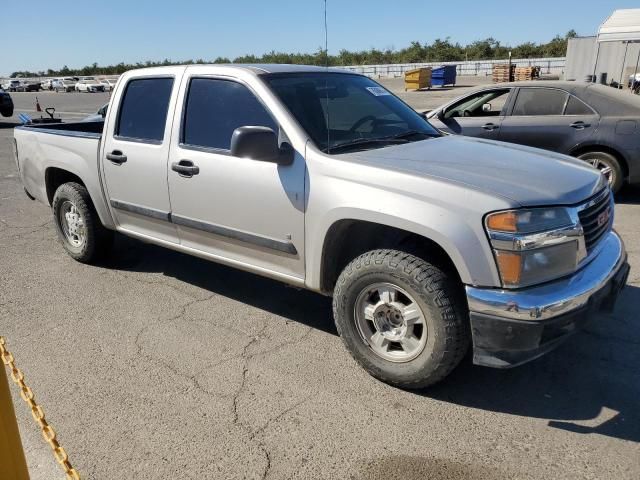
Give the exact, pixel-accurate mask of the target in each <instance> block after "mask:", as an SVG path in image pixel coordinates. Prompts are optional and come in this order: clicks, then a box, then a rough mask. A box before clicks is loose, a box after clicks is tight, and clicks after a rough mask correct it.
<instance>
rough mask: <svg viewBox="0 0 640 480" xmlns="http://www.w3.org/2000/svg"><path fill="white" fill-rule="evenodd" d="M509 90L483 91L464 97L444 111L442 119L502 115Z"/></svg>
mask: <svg viewBox="0 0 640 480" xmlns="http://www.w3.org/2000/svg"><path fill="white" fill-rule="evenodd" d="M509 93H511V90H510V89H508V88H506V89H500V90H489V91H487V90H484V91H482V92H478V93H476V94H474V95H471V96H469V97H465V98H463V99H462V100H460V101H459V102H458V103H455V104H453V105H452V106H450V107H449V108H447V110H446V111H445V114H444V118H458V117H497V116H500V115H504V112H503V110H504V107H505V105H506V103H507V99H508V98H509Z"/></svg>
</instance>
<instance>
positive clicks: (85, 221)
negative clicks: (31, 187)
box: [52, 182, 113, 263]
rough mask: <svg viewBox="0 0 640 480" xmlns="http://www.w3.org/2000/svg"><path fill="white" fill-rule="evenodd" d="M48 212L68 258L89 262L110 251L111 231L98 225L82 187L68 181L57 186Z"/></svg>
mask: <svg viewBox="0 0 640 480" xmlns="http://www.w3.org/2000/svg"><path fill="white" fill-rule="evenodd" d="M52 209H53V216H54V220H55V222H54V223H55V225H56V230H57V232H58V238H59V239H60V241H61V242H62V246H63V247H64V249H65V250H66V251H67V253H68V254H69V255H70V256H71V257H72V258H74V259H75V260H77V261H79V262H82V263H93V262H95V261H97V260H99V259H101V258H103V257H104V256H106V255H107V254H108V253H109V252H110V250H111V245H112V243H113V232H112V231H111V230H107V229H106V228H105V227H104V226H103V225H102V223H101V222H100V218H99V217H98V214H97V212H96V210H95V208H94V206H93V203H92V202H91V197H89V192H87V189H86V188H85V187H84V186H82V185H80V184H78V183H74V182H70V183H65V184H63V185H61V186H60V187H58V189H57V190H56V193H55V195H54V196H53V203H52Z"/></svg>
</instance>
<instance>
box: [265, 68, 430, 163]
mask: <svg viewBox="0 0 640 480" xmlns="http://www.w3.org/2000/svg"><path fill="white" fill-rule="evenodd" d="M261 78H263V79H264V80H265V82H266V83H267V85H269V87H270V88H271V90H272V91H273V92H274V93H275V94H276V95H277V96H278V97H279V98H280V100H281V101H282V102H283V103H284V104H285V106H286V107H287V108H288V109H289V111H290V112H291V114H292V115H293V116H294V117H295V118H296V119H297V120H298V122H299V123H300V125H301V126H302V127H303V128H304V129H305V130H306V132H307V133H308V134H309V136H310V137H311V139H312V140H313V141H314V143H315V144H316V146H317V147H318V148H320V149H321V150H322V151H324V152H328V153H342V152H344V151H345V147H347V146H348V147H353V148H354V149H361V150H362V149H366V148H380V147H384V146H388V145H391V144H396V143H404V142H408V141H416V140H424V139H425V138H427V137H434V136H440V134H439V133H438V131H437V130H436V129H435V128H434V127H432V126H431V125H430V124H429V123H428V122H427V121H426V120H425V119H424V118H422V117H421V116H420V115H418V113H417V112H416V111H415V110H413V109H412V108H410V107H409V106H408V105H406V104H405V103H404V102H402V101H401V100H400V99H399V98H397V97H396V96H394V95H392V94H391V93H390V92H389V91H388V90H386V89H385V88H383V87H381V86H380V85H379V84H377V83H376V82H374V81H373V80H371V79H370V78H367V77H364V76H361V75H350V74H344V73H331V72H326V73H325V72H318V73H288V74H268V75H262V76H261ZM334 149H335V152H334V151H333V150H334Z"/></svg>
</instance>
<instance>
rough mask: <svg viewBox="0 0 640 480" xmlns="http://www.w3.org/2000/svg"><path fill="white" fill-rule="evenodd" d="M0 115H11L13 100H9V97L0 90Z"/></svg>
mask: <svg viewBox="0 0 640 480" xmlns="http://www.w3.org/2000/svg"><path fill="white" fill-rule="evenodd" d="M0 114H2V116H3V117H10V116H11V115H13V100H11V96H10V95H9V94H8V93H7V92H5V91H4V90H0Z"/></svg>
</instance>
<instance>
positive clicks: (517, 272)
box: [495, 250, 522, 286]
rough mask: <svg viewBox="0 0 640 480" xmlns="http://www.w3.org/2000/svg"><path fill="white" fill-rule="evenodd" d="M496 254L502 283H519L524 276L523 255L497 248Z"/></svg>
mask: <svg viewBox="0 0 640 480" xmlns="http://www.w3.org/2000/svg"><path fill="white" fill-rule="evenodd" d="M495 254H496V261H497V263H498V270H499V271H500V277H501V278H502V283H503V284H504V285H505V286H507V285H508V286H516V285H519V284H520V280H521V277H522V256H521V255H520V254H519V253H515V252H507V251H503V250H496V251H495Z"/></svg>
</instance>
